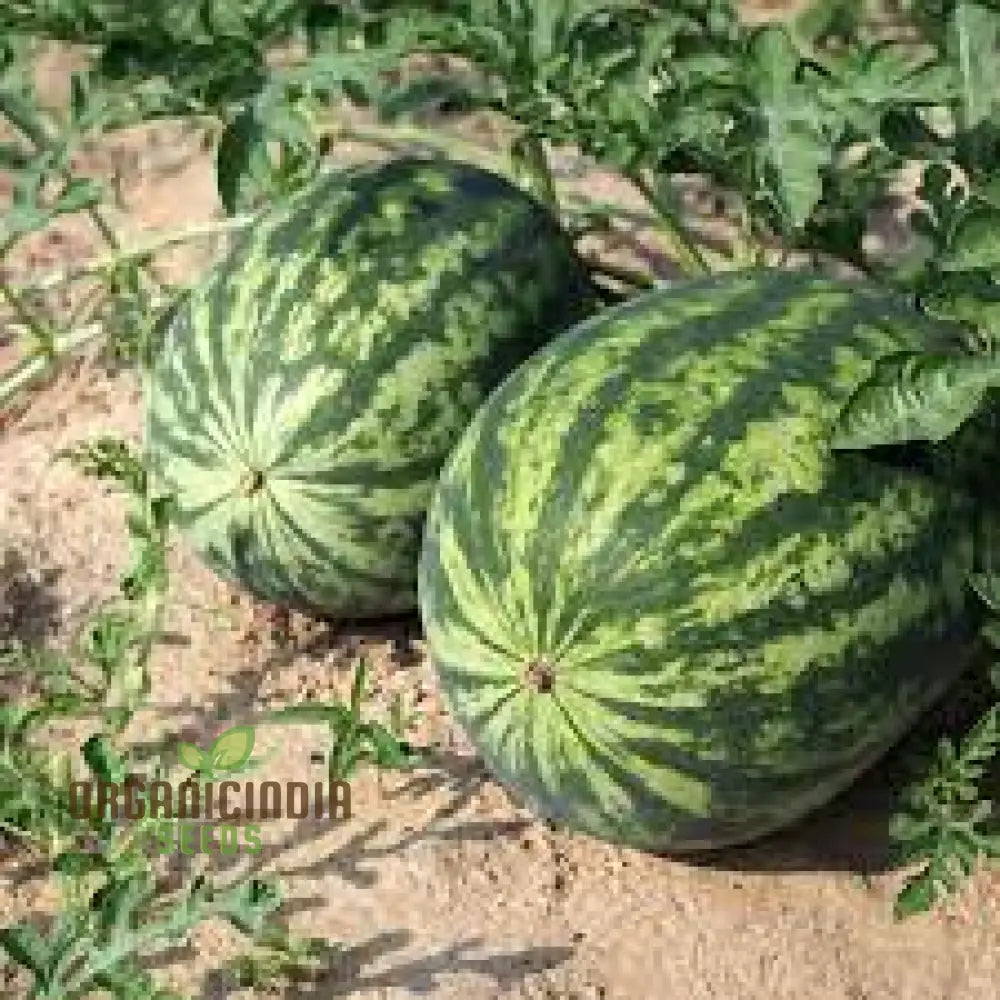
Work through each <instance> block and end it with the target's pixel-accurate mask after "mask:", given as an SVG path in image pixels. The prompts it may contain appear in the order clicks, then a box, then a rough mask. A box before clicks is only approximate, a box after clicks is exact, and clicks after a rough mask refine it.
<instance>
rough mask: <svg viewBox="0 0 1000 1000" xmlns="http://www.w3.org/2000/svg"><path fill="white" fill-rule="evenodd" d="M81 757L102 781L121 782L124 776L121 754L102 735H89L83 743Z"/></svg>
mask: <svg viewBox="0 0 1000 1000" xmlns="http://www.w3.org/2000/svg"><path fill="white" fill-rule="evenodd" d="M83 759H84V760H85V761H86V762H87V766H88V767H89V768H90V769H91V770H92V771H93V772H94V774H95V775H96V776H97V777H98V778H100V779H101V780H102V781H109V782H121V781H123V780H124V778H125V763H124V761H123V760H122V757H121V755H120V754H119V753H118V751H117V750H115V748H114V747H113V746H112V745H111V743H110V741H108V740H107V739H105V738H104V737H102V736H96V735H95V736H91V737H90V739H88V740H87V742H86V743H84V744H83Z"/></svg>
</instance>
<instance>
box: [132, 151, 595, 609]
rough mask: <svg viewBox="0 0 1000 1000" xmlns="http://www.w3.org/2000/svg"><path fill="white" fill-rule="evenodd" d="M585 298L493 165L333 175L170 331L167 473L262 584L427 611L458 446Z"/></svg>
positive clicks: (576, 270)
mask: <svg viewBox="0 0 1000 1000" xmlns="http://www.w3.org/2000/svg"><path fill="white" fill-rule="evenodd" d="M590 291H591V286H590V285H589V282H588V280H587V277H586V272H585V270H584V267H583V265H582V263H581V262H580V260H579V259H578V258H577V257H576V255H575V253H574V250H573V248H572V245H571V242H570V241H569V239H568V238H567V237H566V236H565V235H564V233H563V231H562V230H561V229H560V227H559V225H558V223H557V221H556V220H555V219H554V218H553V217H552V216H551V215H550V214H549V213H548V212H547V211H546V210H545V209H544V208H543V207H542V206H541V205H539V204H538V203H537V202H536V201H534V200H533V199H532V198H530V197H529V196H528V195H526V194H525V193H523V192H522V191H520V190H518V189H517V188H515V187H513V186H512V185H511V184H509V183H508V182H506V181H505V180H503V179H501V178H500V177H498V176H495V175H494V174H491V173H488V172H486V171H483V170H480V169H477V168H475V167H472V166H468V165H464V164H459V163H454V162H449V161H445V160H441V159H422V158H418V157H407V158H403V159H399V160H395V161H392V162H390V163H388V164H384V165H379V166H364V167H361V168H357V169H354V170H352V171H347V172H342V173H335V174H328V175H324V176H323V177H322V178H320V179H319V180H318V181H317V182H315V183H313V184H312V185H311V186H310V187H308V188H307V189H306V190H304V191H303V192H301V193H300V194H299V195H297V196H296V197H295V198H294V199H293V200H292V201H291V203H290V204H288V205H287V207H285V208H283V209H281V210H278V211H276V212H273V213H272V214H270V215H266V216H264V217H262V218H261V219H260V221H259V223H256V224H255V225H254V226H253V227H252V228H251V229H250V231H249V232H248V233H247V234H245V235H244V237H243V238H242V239H241V240H240V241H239V242H238V243H237V244H236V245H235V246H234V248H233V250H232V252H231V253H230V254H229V256H228V257H227V258H226V259H225V260H224V261H223V263H222V264H221V265H220V266H219V267H218V268H217V269H216V270H215V271H214V272H213V273H212V274H211V275H210V276H209V278H208V279H207V280H206V281H205V282H204V283H203V284H202V285H200V286H199V287H197V288H195V289H194V290H193V291H192V292H191V293H190V294H189V295H187V296H186V298H185V299H184V300H183V301H182V302H181V303H180V304H179V306H178V309H177V310H176V313H175V315H174V316H173V318H172V319H171V320H170V322H169V323H167V324H166V325H165V329H164V331H163V333H162V335H161V337H160V339H159V343H158V344H157V349H156V356H155V359H154V362H153V365H152V371H151V374H150V378H149V381H148V390H147V393H146V443H147V450H148V455H149V464H150V468H151V471H152V474H153V477H154V479H155V481H156V482H157V483H158V485H159V487H160V489H161V490H163V491H164V492H169V493H172V494H173V495H174V498H175V503H176V519H177V522H178V524H179V525H180V527H181V528H182V529H183V530H184V531H185V533H186V535H187V537H188V538H189V539H190V540H191V541H192V543H193V545H194V547H195V549H196V550H197V551H198V552H200V553H201V555H202V556H203V557H204V558H205V559H206V560H207V561H208V562H209V563H210V565H211V566H212V567H213V568H214V569H215V570H216V571H217V572H219V573H220V574H222V575H223V576H226V577H228V578H230V579H235V580H237V581H240V582H242V583H243V584H244V585H245V586H246V587H247V588H248V589H249V590H250V591H251V592H253V593H254V594H256V595H257V596H259V597H261V598H264V599H267V600H270V601H274V602H276V603H280V604H283V605H286V606H289V607H298V608H302V609H304V610H307V611H310V612H321V613H325V614H330V615H339V616H348V617H371V616H377V615H381V614H392V613H397V612H403V611H410V610H413V608H414V607H415V604H416V565H417V557H418V554H419V548H420V537H421V531H422V523H423V518H424V514H425V512H426V507H427V505H428V503H429V502H430V497H431V495H432V493H433V489H434V484H435V482H436V480H437V474H438V472H439V470H440V466H441V464H442V463H443V461H444V459H445V458H446V457H447V454H448V451H449V450H450V448H451V446H452V445H453V444H454V443H455V441H456V440H457V438H458V436H459V435H460V433H461V432H462V430H464V428H465V426H466V424H467V423H468V421H469V420H470V419H471V417H472V415H473V414H474V413H475V411H476V409H477V407H478V406H479V404H480V403H481V402H482V400H483V399H484V398H485V396H486V394H487V393H488V391H489V390H490V389H492V388H493V387H494V386H496V385H497V383H499V382H500V381H501V379H502V378H503V377H504V376H506V375H507V374H509V373H510V371H511V370H513V369H514V368H515V367H516V366H517V364H518V363H520V362H521V361H523V360H524V359H525V358H527V357H528V356H529V355H530V354H531V353H532V352H533V351H534V350H535V349H537V348H538V347H539V346H540V345H541V344H542V343H544V342H545V341H547V340H548V339H549V338H550V336H551V334H552V331H556V330H560V329H563V328H565V327H568V326H570V325H571V324H572V323H573V322H575V321H576V320H578V319H580V318H582V316H584V315H585V314H586V312H587V310H589V309H590V308H591V306H592V305H593V302H592V299H591V297H590Z"/></svg>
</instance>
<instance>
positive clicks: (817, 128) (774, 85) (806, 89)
mask: <svg viewBox="0 0 1000 1000" xmlns="http://www.w3.org/2000/svg"><path fill="white" fill-rule="evenodd" d="M799 63H800V57H799V53H798V52H797V50H796V48H795V46H794V44H793V43H792V40H791V38H790V37H789V36H788V34H787V32H786V31H785V30H784V29H783V28H779V27H768V28H764V29H762V30H760V31H759V32H757V33H756V34H755V35H754V37H753V39H752V42H751V45H750V50H749V53H748V76H749V82H750V86H751V89H752V91H753V92H754V95H755V96H756V98H757V101H758V102H759V103H758V109H757V113H758V116H759V118H760V125H761V128H762V130H763V132H764V139H763V142H762V146H761V149H760V151H759V153H758V155H759V156H761V157H762V158H763V162H764V164H765V165H766V168H767V169H766V170H765V171H763V173H764V181H765V183H767V184H768V185H769V186H770V187H772V188H773V194H774V196H775V199H776V201H777V203H778V206H779V207H780V208H781V210H782V213H783V214H784V215H785V217H786V218H787V221H788V224H789V225H790V226H791V227H792V228H794V229H797V228H800V227H801V226H802V225H803V224H804V223H805V222H806V220H807V219H808V218H809V216H810V215H811V214H812V211H813V209H814V208H815V207H816V205H817V203H818V202H819V200H820V197H821V196H822V193H823V183H822V176H821V171H822V169H823V168H824V167H825V166H826V165H827V164H829V163H830V160H831V157H832V145H831V142H830V137H829V136H828V135H826V134H825V133H824V129H823V124H824V122H823V109H822V107H821V105H820V104H819V102H818V101H817V100H816V93H815V90H814V89H813V88H812V87H810V86H807V85H805V84H803V83H800V82H798V81H797V79H796V75H797V71H798V67H799Z"/></svg>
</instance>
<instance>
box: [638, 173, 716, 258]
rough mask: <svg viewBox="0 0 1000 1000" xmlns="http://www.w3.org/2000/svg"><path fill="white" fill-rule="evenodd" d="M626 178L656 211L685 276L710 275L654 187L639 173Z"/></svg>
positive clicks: (678, 219)
mask: <svg viewBox="0 0 1000 1000" xmlns="http://www.w3.org/2000/svg"><path fill="white" fill-rule="evenodd" d="M628 176H629V180H630V181H632V183H633V184H635V186H636V187H637V188H638V189H639V191H640V192H641V193H642V195H643V197H644V198H645V199H646V200H647V201H648V202H649V204H650V205H652V207H653V208H654V209H655V210H656V214H657V215H658V216H659V219H660V222H661V223H663V225H662V226H661V229H663V231H664V232H665V233H666V235H667V237H668V239H669V241H670V246H671V250H673V252H674V253H675V254H676V256H677V263H678V264H679V265H680V267H681V268H682V269H683V270H684V272H685V274H687V275H688V276H690V277H699V276H701V275H705V274H711V273H712V268H711V266H710V265H709V263H708V261H707V260H706V259H705V257H704V255H703V254H702V252H701V250H700V248H699V247H698V244H697V243H696V242H695V241H694V239H693V238H692V237H691V235H690V234H689V233H688V231H687V229H686V228H685V226H684V223H683V222H682V221H681V219H680V218H679V216H678V215H677V213H676V212H675V211H674V209H673V206H671V205H669V204H668V203H667V200H666V199H665V198H663V197H662V196H661V195H660V193H659V192H658V191H657V190H656V188H655V186H654V185H653V184H652V183H650V182H649V181H648V180H647V179H646V177H645V176H644V175H643V174H642V173H641V172H639V171H635V172H634V173H630V174H629V175H628Z"/></svg>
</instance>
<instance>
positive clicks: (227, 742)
mask: <svg viewBox="0 0 1000 1000" xmlns="http://www.w3.org/2000/svg"><path fill="white" fill-rule="evenodd" d="M253 744H254V732H253V728H252V727H251V726H233V727H232V729H227V730H226V731H225V732H224V733H221V734H220V735H219V736H218V738H217V739H216V741H215V742H214V743H213V744H212V749H211V750H209V752H208V755H209V757H210V758H211V761H212V767H213V769H218V770H220V771H235V770H236V769H237V768H238V767H242V766H243V765H244V764H245V763H246V762H247V761H248V760H249V759H250V754H251V753H253Z"/></svg>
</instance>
